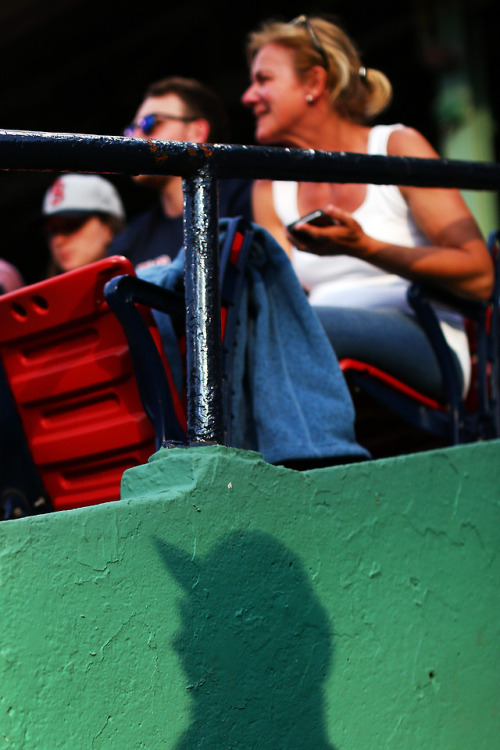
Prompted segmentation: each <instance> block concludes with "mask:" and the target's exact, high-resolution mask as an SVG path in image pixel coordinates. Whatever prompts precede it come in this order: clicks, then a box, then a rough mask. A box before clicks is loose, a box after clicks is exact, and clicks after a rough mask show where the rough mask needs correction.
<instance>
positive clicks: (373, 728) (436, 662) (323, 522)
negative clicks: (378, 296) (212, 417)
mask: <svg viewBox="0 0 500 750" xmlns="http://www.w3.org/2000/svg"><path fill="white" fill-rule="evenodd" d="M499 456H500V444H499V443H498V442H493V443H486V444H482V445H476V446H473V447H465V448H455V449H450V450H445V451H439V452H435V453H429V454H420V455H415V456H412V457H400V458H396V459H388V460H384V461H379V462H373V463H365V464H358V465H352V466H344V467H337V468H332V469H322V470H316V471H312V472H304V473H297V472H293V471H290V470H285V469H281V468H277V467H273V466H269V465H267V464H265V463H264V462H263V461H262V460H261V458H260V457H259V456H258V455H257V454H252V453H245V452H239V451H235V450H231V449H227V448H223V447H206V448H196V449H189V450H182V449H173V450H162V451H160V452H159V453H157V454H155V456H153V457H152V460H151V461H150V463H149V464H148V465H147V466H144V467H139V468H138V469H133V470H130V471H129V472H127V474H126V475H125V477H124V484H123V491H122V495H123V499H122V502H119V503H110V504H106V505H101V506H97V507H94V508H87V509H81V510H76V511H67V512H61V513H58V514H53V515H50V516H45V517H38V518H32V519H22V520H19V521H9V522H5V523H3V524H2V525H0V573H1V592H2V594H1V615H0V618H1V619H0V627H1V630H0V632H1V643H0V747H5V748H15V749H16V750H21V749H23V750H24V749H31V748H32V749H33V750H54V749H55V748H65V749H67V748H71V750H80V748H81V749H86V748H95V749H97V748H117V750H118V749H119V750H129V749H130V750H131V749H132V748H147V750H157V748H171V749H172V750H196V749H197V748H216V749H217V750H222V749H224V750H225V749H228V748H241V749H242V750H243V749H244V750H250V749H252V748H259V749H261V748H269V750H284V749H285V748H290V750H297V749H298V748H311V750H318V749H319V750H327V749H329V750H333V749H335V750H374V749H376V748H384V750H416V749H417V748H418V750H420V749H421V748H436V750H437V749H439V750H444V749H446V750H448V749H449V750H456V749H457V748H461V750H494V748H496V747H499V737H500V685H499V666H500V658H499V657H500V653H499V652H500V601H499V595H498V583H499V574H500V558H499V549H500V507H499V505H500V503H499V491H498V488H499V487H500V461H499Z"/></svg>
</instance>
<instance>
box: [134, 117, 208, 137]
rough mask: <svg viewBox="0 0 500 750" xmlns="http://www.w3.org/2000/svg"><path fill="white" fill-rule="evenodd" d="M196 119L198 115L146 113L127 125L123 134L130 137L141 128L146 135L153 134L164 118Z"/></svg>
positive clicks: (184, 120) (181, 120) (189, 120)
mask: <svg viewBox="0 0 500 750" xmlns="http://www.w3.org/2000/svg"><path fill="white" fill-rule="evenodd" d="M196 119H197V118H196V117H181V116H180V115H164V114H160V113H158V114H151V115H146V116H145V117H141V119H140V120H139V121H138V122H132V123H131V124H130V125H127V127H126V128H125V130H124V131H123V135H125V136H127V138H129V137H130V136H132V135H133V134H134V133H135V131H136V130H141V131H142V132H143V133H144V135H151V133H152V132H153V130H154V129H155V128H156V126H157V125H159V124H160V122H163V120H178V121H179V122H194V120H196Z"/></svg>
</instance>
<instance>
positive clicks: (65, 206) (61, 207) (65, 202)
mask: <svg viewBox="0 0 500 750" xmlns="http://www.w3.org/2000/svg"><path fill="white" fill-rule="evenodd" d="M63 213H64V214H69V213H72V214H75V213H77V214H81V213H91V214H93V213H101V214H110V215H111V216H115V217H116V218H117V219H125V210H124V208H123V204H122V202H121V199H120V196H119V195H118V191H117V190H116V188H115V186H114V185H112V184H111V182H109V181H108V180H105V179H104V178H103V177H99V176H98V175H91V174H64V175H61V177H58V178H57V180H56V181H55V182H54V183H53V184H52V185H51V186H50V188H49V189H48V190H47V192H46V193H45V197H44V199H43V206H42V215H43V216H44V217H47V216H54V215H56V214H63Z"/></svg>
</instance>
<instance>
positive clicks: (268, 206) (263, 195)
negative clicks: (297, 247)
mask: <svg viewBox="0 0 500 750" xmlns="http://www.w3.org/2000/svg"><path fill="white" fill-rule="evenodd" d="M252 211H253V217H254V221H255V223H256V224H259V225H260V226H261V227H264V229H267V230H268V232H270V233H271V234H272V235H273V237H274V239H275V240H276V242H277V243H278V244H279V245H281V247H282V248H283V250H284V251H285V252H286V254H287V255H288V256H289V257H290V255H291V253H292V246H291V244H290V241H289V240H288V237H287V233H286V231H285V228H284V227H283V224H282V223H281V221H280V219H279V217H278V214H277V213H276V211H275V209H274V201H273V193H272V182H271V181H270V180H256V181H255V182H254V185H253V190H252Z"/></svg>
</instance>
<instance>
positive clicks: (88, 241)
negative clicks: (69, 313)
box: [42, 174, 125, 276]
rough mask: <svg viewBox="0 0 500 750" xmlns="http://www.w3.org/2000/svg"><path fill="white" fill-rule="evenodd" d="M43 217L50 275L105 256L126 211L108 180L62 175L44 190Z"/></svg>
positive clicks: (119, 228)
mask: <svg viewBox="0 0 500 750" xmlns="http://www.w3.org/2000/svg"><path fill="white" fill-rule="evenodd" d="M42 220H43V230H44V232H45V235H46V237H47V242H48V245H49V250H50V255H51V267H50V268H49V272H48V276H53V275H56V274H57V273H61V272H65V271H72V270H74V269H75V268H81V267H82V266H86V265H88V264H89V263H93V262H94V261H96V260H100V259H101V258H104V257H105V255H106V253H107V250H108V248H109V246H110V244H111V241H112V240H113V238H114V237H115V235H116V234H118V233H119V232H121V231H122V230H123V228H124V226H125V211H124V208H123V204H122V201H121V199H120V196H119V195H118V192H117V190H116V188H115V187H114V185H112V184H111V182H109V181H108V180H105V179H104V178H103V177H100V176H99V175H90V174H64V175H61V176H60V177H58V178H57V180H56V181H55V182H54V183H53V184H52V185H51V186H50V188H49V189H48V190H47V192H46V193H45V197H44V199H43V206H42Z"/></svg>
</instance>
